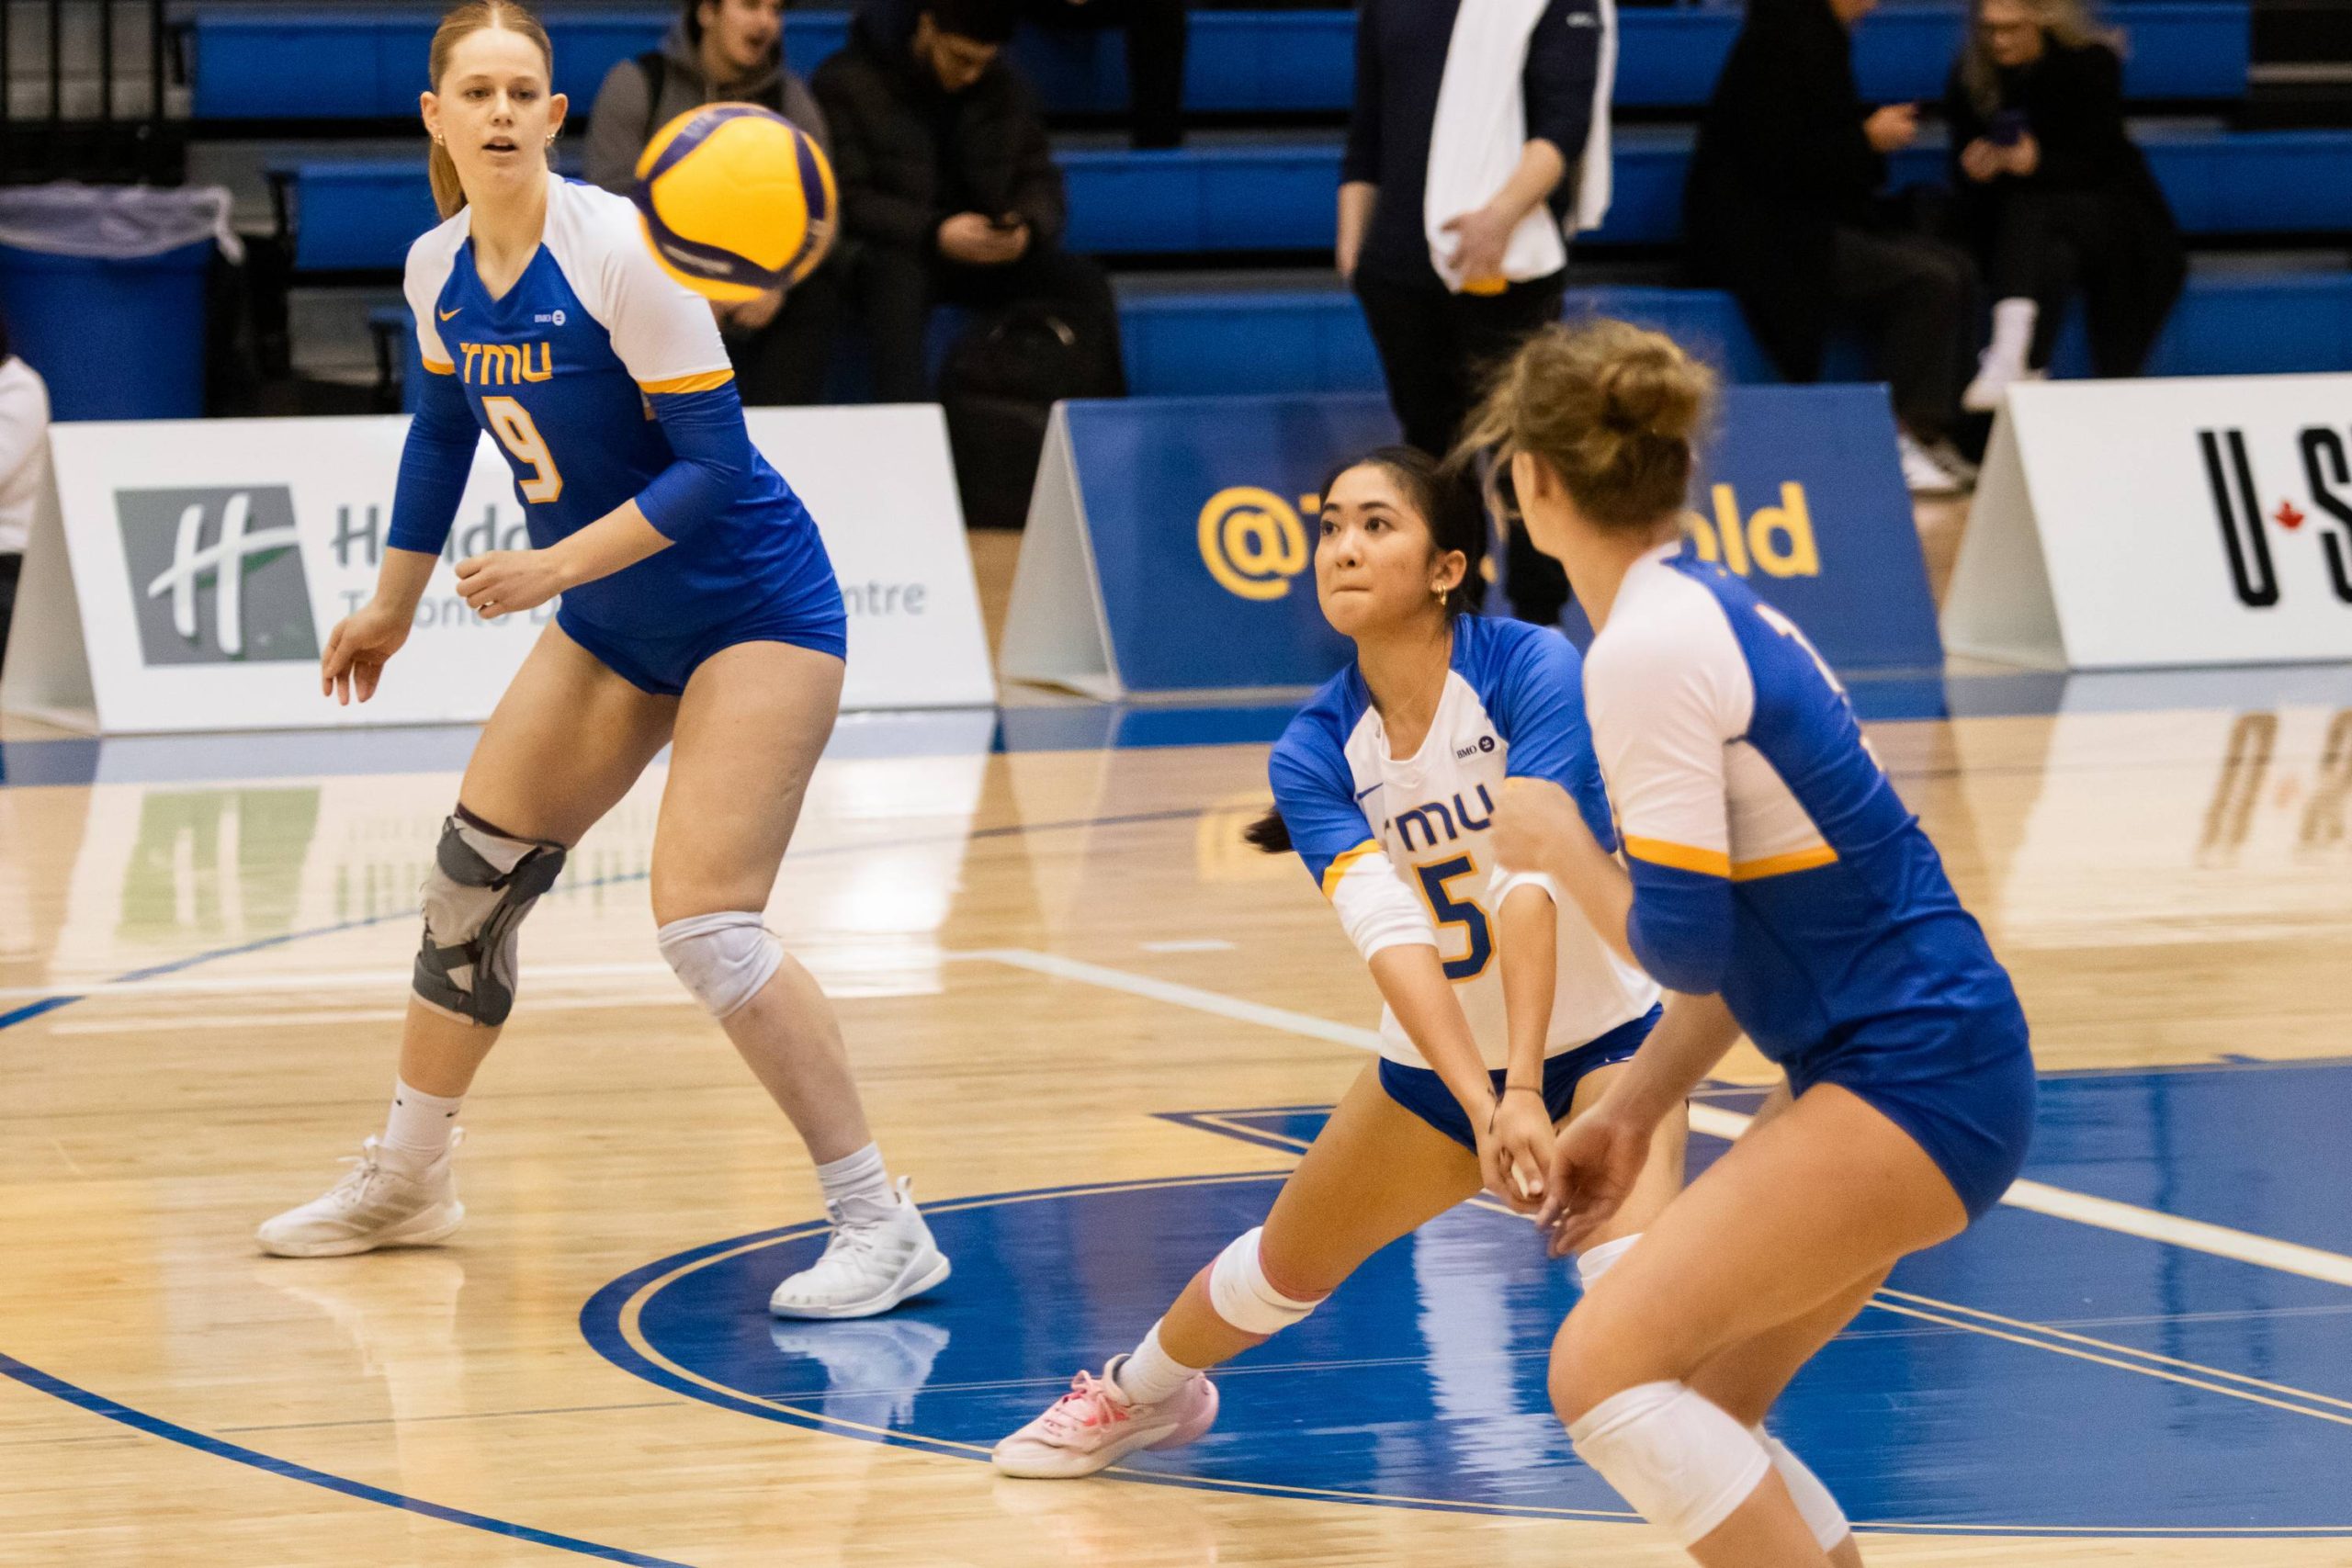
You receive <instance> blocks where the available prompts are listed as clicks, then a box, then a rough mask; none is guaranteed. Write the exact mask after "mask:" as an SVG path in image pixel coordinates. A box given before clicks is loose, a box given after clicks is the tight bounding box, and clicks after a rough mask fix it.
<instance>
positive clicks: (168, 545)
mask: <svg viewBox="0 0 2352 1568" xmlns="http://www.w3.org/2000/svg"><path fill="white" fill-rule="evenodd" d="M746 418H747V420H748V423H749V424H750V427H751V432H752V440H753V442H754V443H755V444H757V445H758V446H760V448H761V449H762V450H763V452H765V453H766V455H767V457H768V458H769V460H770V461H771V462H773V463H775V465H776V467H777V468H779V469H780V470H781V471H782V472H783V473H784V474H785V476H786V478H787V479H790V480H791V482H792V484H793V485H794V487H795V488H796V489H797V491H799V493H800V494H801V496H802V498H803V499H804V500H806V501H807V502H808V504H809V511H810V512H811V513H813V514H814V515H815V516H816V518H817V520H818V527H819V530H820V532H821V533H822V534H823V536H824V538H825V545H826V548H827V550H828V551H829V552H830V553H831V556H832V559H833V564H834V567H835V570H837V571H838V573H839V574H840V577H841V580H842V593H843V596H844V597H845V599H846V600H847V602H848V605H849V623H850V632H849V637H850V653H849V674H848V678H847V684H846V687H845V689H844V691H843V694H842V704H843V705H844V706H845V707H849V708H907V707H947V706H957V705H978V704H987V703H989V702H991V701H993V699H994V696H995V691H994V682H993V681H992V680H991V678H990V675H989V663H988V651H987V648H986V644H985V639H984V637H983V635H982V632H981V626H980V616H979V604H978V593H977V592H976V590H975V588H974V585H973V581H972V568H971V556H970V552H969V550H968V549H967V547H966V544H965V541H964V533H963V526H962V519H961V514H960V513H959V511H958V508H957V505H956V490H955V480H954V475H953V471H952V469H951V468H950V466H949V462H948V457H947V446H946V433H945V429H944V425H943V424H942V423H941V421H940V417H939V412H938V410H936V409H935V408H930V407H899V408H845V409H755V410H752V411H750V412H748V414H747V416H746ZM407 428H408V422H407V420H406V419H405V418H403V417H401V416H399V415H384V416H370V417H365V418H352V419H300V420H290V419H289V420H209V421H159V422H152V423H67V424H60V425H57V426H55V427H53V428H52V430H51V454H52V457H53V461H54V468H55V472H56V505H55V506H54V507H53V508H51V509H48V511H47V513H46V515H44V516H43V517H41V518H40V520H39V521H38V522H37V524H36V528H35V537H34V540H33V542H32V545H31V547H30V549H29V550H28V559H27V563H26V573H27V578H26V586H27V588H28V592H27V593H26V594H25V596H24V597H23V599H22V600H21V602H20V603H21V604H23V606H24V607H25V608H24V612H23V613H20V614H19V615H18V616H17V636H16V638H15V643H14V646H13V648H12V657H11V658H10V659H9V660H8V663H7V673H6V686H5V688H4V689H0V704H5V705H6V707H7V708H8V709H9V710H10V711H12V712H20V713H27V714H30V715H33V716H40V717H45V718H48V719H51V720H52V721H54V722H60V723H64V724H67V725H70V726H73V727H74V728H87V729H93V730H97V731H101V732H107V733H119V732H141V731H159V730H202V729H255V728H310V727H330V726H336V725H388V724H422V723H451V722H474V721H479V720H481V719H482V718H485V717H487V716H489V714H490V711H491V708H492V706H493V705H495V704H496V702H497V700H498V697H499V694H500V693H502V692H503V690H504V689H505V685H506V682H507V679H508V678H509V677H510V676H511V675H512V674H513V673H514V671H515V667H516V666H517V665H519V664H520V663H521V662H522V660H523V657H524V655H525V654H526V653H527V652H528V651H529V649H530V646H531V643H532V641H533V639H534V638H535V637H537V636H538V634H539V631H540V629H541V628H542V627H543V626H545V625H546V623H547V622H548V621H549V620H551V619H553V618H554V615H555V605H554V604H546V605H542V606H540V607H539V608H538V609H536V610H533V611H530V612H527V613H526V614H520V615H510V616H505V617H502V618H500V619H497V620H484V619H483V618H481V616H479V615H475V614H474V613H473V612H472V611H471V610H469V609H468V608H467V607H466V604H465V603H464V601H463V600H461V599H460V598H459V597H458V592H457V587H456V579H455V574H454V570H453V567H454V563H455V562H456V561H458V560H459V559H462V558H466V557H468V556H472V555H477V554H480V553H481V552H482V551H485V550H491V549H518V548H524V547H527V544H528V538H527V534H526V527H525V524H524V511H523V503H522V502H521V501H520V500H519V499H518V498H517V497H516V495H515V487H514V482H513V479H512V478H511V476H510V474H509V471H508V469H507V467H506V465H505V463H504V462H503V461H502V460H501V459H500V458H499V457H498V456H497V455H496V453H495V451H494V449H493V448H492V446H490V444H489V443H487V442H484V443H483V444H481V446H480V447H479V448H478V449H477V450H476V453H475V457H474V468H473V474H472V479H471V481H470V482H469V485H468V487H467V490H466V494H465V500H464V502H463V503H462V504H461V505H460V506H459V508H458V522H457V525H456V527H455V528H454V529H452V531H451V534H450V540H449V546H448V547H447V550H445V551H444V553H443V562H442V565H441V566H440V567H438V568H436V569H435V573H434V577H433V582H432V585H431V587H430V588H429V589H428V590H427V592H426V593H425V596H424V601H423V602H422V603H421V604H419V605H418V606H417V614H416V623H415V630H414V632H413V635H412V636H411V637H410V639H409V641H408V644H407V646H406V647H404V648H403V649H401V651H400V653H399V654H398V655H397V656H395V658H394V659H393V660H392V662H391V664H390V667H389V668H388V670H387V671H386V673H385V677H384V682H383V684H382V686H381V687H380V689H379V691H378V692H377V694H376V696H375V698H374V700H373V701H371V702H368V703H367V704H365V705H359V704H354V705H351V706H349V707H339V706H337V705H335V704H334V703H333V702H331V701H329V700H327V699H325V698H322V696H321V695H320V693H319V673H318V660H319V652H320V649H321V648H322V646H323V644H324V641H325V639H326V637H327V635H328V633H329V632H330V630H331V629H332V628H333V626H334V624H335V622H336V621H337V620H338V619H340V618H341V617H342V616H344V615H347V614H349V613H350V612H351V611H352V610H353V609H355V608H356V607H357V606H358V605H359V604H363V603H365V602H366V600H367V599H368V595H369V594H370V592H372V591H373V589H374V586H375V581H376V571H377V568H378V566H379V563H380V561H381V558H382V552H383V548H384V536H385V532H386V530H387V528H388V527H389V526H390V517H391V502H392V487H393V479H394V476H395V474H396V473H397V472H398V469H399V466H400V453H401V442H402V440H403V439H404V437H405V435H406V433H407ZM36 606H38V608H36ZM52 607H54V608H53V609H52ZM69 607H70V613H69Z"/></svg>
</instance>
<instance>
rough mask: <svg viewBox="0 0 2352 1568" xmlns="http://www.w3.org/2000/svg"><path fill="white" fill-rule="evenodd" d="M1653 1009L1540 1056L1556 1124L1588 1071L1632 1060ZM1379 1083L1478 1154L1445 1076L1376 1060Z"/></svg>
mask: <svg viewBox="0 0 2352 1568" xmlns="http://www.w3.org/2000/svg"><path fill="white" fill-rule="evenodd" d="M1657 1019H1658V1010H1657V1009H1656V1008H1652V1009H1650V1010H1649V1011H1648V1012H1646V1013H1645V1014H1643V1015H1642V1016H1641V1017H1640V1018H1637V1019H1634V1021H1632V1022H1630V1023H1621V1024H1619V1025H1618V1026H1617V1027H1616V1028H1614V1029H1612V1030H1611V1031H1610V1032H1608V1033H1606V1034H1604V1035H1602V1036H1601V1037H1600V1039H1598V1040H1589V1041H1587V1042H1586V1043H1583V1044H1581V1045H1579V1046H1577V1047H1576V1049H1574V1050H1572V1051H1563V1052H1561V1053H1560V1054H1559V1055H1556V1056H1546V1057H1544V1108H1545V1109H1546V1110H1548V1111H1551V1113H1552V1120H1553V1121H1555V1122H1557V1121H1558V1120H1559V1119H1560V1118H1561V1117H1563V1116H1566V1114H1567V1113H1568V1107H1569V1106H1570V1105H1572V1104H1574V1103H1575V1101H1576V1097H1577V1084H1579V1083H1581V1082H1583V1081H1584V1076H1585V1075H1586V1074H1587V1073H1589V1072H1593V1071H1595V1070H1597V1069H1599V1068H1601V1067H1613V1066H1616V1065H1617V1064H1618V1063H1620V1062H1623V1061H1628V1060H1631V1059H1632V1057H1633V1055H1634V1052H1635V1051H1638V1050H1640V1049H1641V1045H1642V1042H1643V1041H1645V1040H1646V1039H1648V1038H1649V1032H1650V1031H1651V1030H1652V1029H1655V1028H1656V1027H1657ZM1503 1076H1504V1075H1503V1074H1501V1073H1499V1072H1498V1073H1495V1074H1494V1075H1493V1077H1494V1080H1495V1092H1496V1093H1497V1094H1500V1093H1502V1091H1503ZM1380 1087H1381V1088H1382V1089H1386V1090H1387V1091H1388V1098H1389V1099H1391V1100H1395V1101H1396V1102H1397V1104H1399V1105H1401V1106H1403V1107H1404V1108H1405V1109H1406V1110H1408V1111H1411V1112H1412V1113H1413V1114H1414V1115H1416V1116H1418V1117H1419V1118H1420V1119H1421V1120H1422V1121H1424V1122H1428V1123H1429V1124H1430V1126H1432V1127H1434V1128H1436V1129H1437V1130H1438V1131H1439V1132H1441V1133H1443V1134H1445V1135H1446V1136H1447V1137H1449V1138H1452V1139H1453V1141H1454V1142H1455V1143H1457V1144H1460V1145H1462V1146H1463V1147H1464V1148H1465V1149H1468V1150H1470V1151H1471V1152H1472V1153H1474V1154H1475V1153H1476V1152H1477V1148H1478V1136H1477V1134H1476V1133H1474V1132H1472V1131H1471V1128H1470V1118H1469V1117H1467V1116H1465V1115H1464V1114H1463V1111H1462V1102H1461V1101H1460V1100H1456V1099H1454V1098H1453V1090H1452V1089H1448V1088H1446V1087H1445V1080H1444V1079H1443V1078H1442V1077H1438V1076H1437V1074H1435V1073H1433V1072H1431V1071H1430V1069H1429V1068H1427V1067H1408V1066H1405V1065H1404V1064H1403V1063H1401V1062H1392V1061H1390V1060H1389V1059H1388V1058H1387V1057H1385V1056H1383V1057H1381V1058H1380Z"/></svg>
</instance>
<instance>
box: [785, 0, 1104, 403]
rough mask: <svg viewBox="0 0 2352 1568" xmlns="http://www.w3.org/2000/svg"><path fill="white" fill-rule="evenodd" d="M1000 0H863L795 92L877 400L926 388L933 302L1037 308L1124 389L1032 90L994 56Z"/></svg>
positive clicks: (1098, 292)
mask: <svg viewBox="0 0 2352 1568" xmlns="http://www.w3.org/2000/svg"><path fill="white" fill-rule="evenodd" d="M1015 17H1016V9H1015V6H1014V4H1013V0H866V4H865V6H862V7H861V8H860V9H859V11H858V13H857V17H856V19H855V20H854V22H853V23H852V24H851V26H850V36H849V42H848V44H847V46H846V47H844V48H843V49H842V51H840V52H839V53H837V54H835V55H833V56H831V58H830V59H828V60H826V61H825V62H824V63H823V64H821V65H820V66H818V67H817V71H816V74H815V75H814V76H813V77H812V78H811V80H810V83H809V85H810V86H811V87H812V88H814V89H815V91H816V94H817V101H818V103H819V104H820V106H821V107H823V109H824V111H825V118H826V121H827V123H828V124H829V125H830V126H831V128H832V134H833V174H834V177H835V178H836V179H837V180H838V181H839V183H840V186H841V200H842V241H843V243H844V249H845V250H846V251H847V252H848V254H847V257H846V260H847V262H848V265H849V266H850V269H851V278H852V285H851V286H852V290H853V294H854V298H855V299H856V301H857V304H858V307H859V309H860V310H861V311H862V313H863V315H864V317H865V325H866V329H867V331H868V333H870V335H871V338H872V344H873V352H874V385H875V391H876V395H877V396H879V397H880V398H881V399H882V400H885V401H887V402H922V401H925V400H929V399H930V397H931V395H932V387H931V378H930V376H929V374H928V373H927V370H926V367H925V365H924V356H923V335H924V330H925V328H926V326H927V324H928V323H929V321H930V319H931V312H932V310H933V307H934V306H935V305H937V304H939V303H941V302H943V301H944V302H950V303H955V304H959V305H967V306H972V307H978V308H981V309H1002V308H1004V307H1008V306H1012V305H1014V304H1016V303H1026V302H1030V301H1036V302H1040V303H1043V304H1046V305H1049V306H1051V308H1052V310H1053V313H1054V314H1055V316H1056V317H1057V319H1059V320H1060V321H1063V322H1064V323H1065V324H1066V325H1067V326H1068V327H1069V329H1070V330H1071V332H1072V333H1074V335H1075V337H1076V339H1077V343H1078V346H1079V348H1080V351H1081V352H1082V354H1083V355H1084V356H1085V358H1086V359H1087V361H1088V362H1089V364H1088V369H1089V375H1088V377H1087V378H1086V379H1087V381H1088V384H1089V385H1090V386H1092V387H1096V388H1099V389H1101V390H1102V392H1103V395H1114V394H1115V393H1117V392H1119V391H1124V389H1125V374H1124V373H1123V372H1122V370H1121V369H1120V361H1119V336H1118V315H1117V311H1116V310H1115V309H1114V306H1113V304H1112V300H1111V283H1110V279H1109V278H1107V277H1106V276H1103V269H1102V268H1101V267H1100V266H1097V265H1095V264H1094V263H1093V262H1091V261H1090V260H1088V259H1086V258H1085V257H1083V256H1074V255H1071V254H1069V252H1067V251H1065V250H1063V249H1062V248H1061V237H1062V231H1063V229H1064V227H1065V224H1066V221H1067V219H1068V213H1069V209H1068V203H1067V198H1066V197H1065V193H1064V191H1063V186H1062V175H1061V170H1060V168H1059V167H1058V166H1057V165H1056V164H1055V163H1054V159H1053V153H1052V150H1051V149H1050V148H1049V147H1048V146H1047V145H1046V123H1045V118H1044V116H1043V115H1042V113H1041V112H1040V111H1039V109H1038V107H1037V99H1036V95H1035V93H1034V92H1032V91H1031V90H1030V87H1029V84H1028V83H1027V82H1026V81H1025V80H1023V78H1022V76H1021V74H1020V73H1019V72H1018V71H1017V70H1015V69H1014V67H1013V66H1012V64H1011V63H1010V62H1007V61H1005V60H1004V59H1003V58H1002V54H1003V47H1004V42H1005V40H1006V39H1008V38H1010V37H1011V36H1012V28H1013V23H1014V20H1015Z"/></svg>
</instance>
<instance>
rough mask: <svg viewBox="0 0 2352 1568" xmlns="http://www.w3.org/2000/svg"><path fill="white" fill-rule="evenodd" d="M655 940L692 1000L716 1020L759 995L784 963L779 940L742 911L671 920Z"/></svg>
mask: <svg viewBox="0 0 2352 1568" xmlns="http://www.w3.org/2000/svg"><path fill="white" fill-rule="evenodd" d="M659 940H660V942H661V943H662V957H664V958H666V959H668V960H669V961H670V967H671V968H672V969H673V970H675V971H676V972H677V976H678V978H679V979H680V980H681V981H682V982H684V985H685V987H686V989H687V990H689V991H692V992H693V993H694V997H695V1000H696V1001H698V1002H700V1003H702V1005H703V1006H704V1007H706V1008H708V1009H709V1010H710V1016H711V1017H713V1018H718V1019H724V1018H727V1017H729V1015H731V1014H732V1013H734V1012H735V1011H736V1010H738V1009H740V1008H741V1007H742V1005H743V1004H744V1003H745V1002H748V1001H750V1000H751V999H752V998H753V997H756V996H758V995H759V994H760V987H762V986H764V985H766V984H767V983H768V976H771V975H774V974H775V971H776V965H777V964H782V963H783V962H784V943H782V942H778V941H776V939H775V933H774V932H773V931H769V930H768V929H767V928H766V927H765V926H763V925H762V924H760V917H759V916H757V915H753V914H749V913H746V912H745V911H743V910H741V909H723V910H721V911H719V912H718V914H716V915H690V916H688V917H687V918H686V919H683V920H672V921H671V922H670V923H669V924H668V925H666V926H663V927H662V931H661V934H660V938H659Z"/></svg>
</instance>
